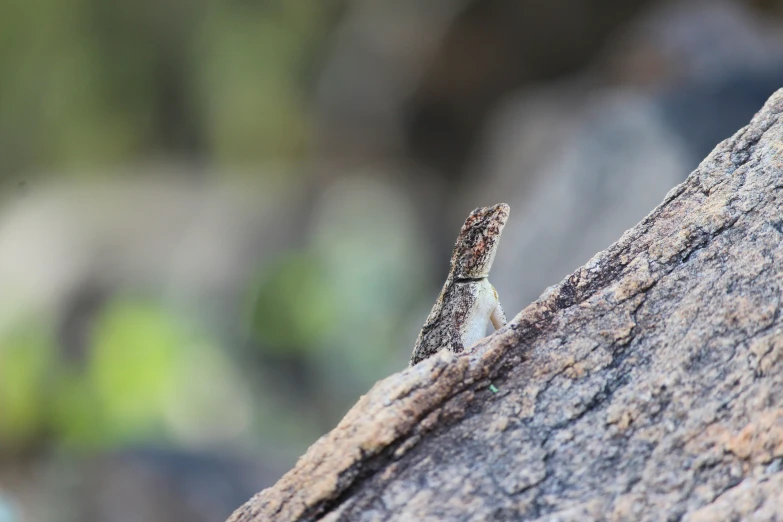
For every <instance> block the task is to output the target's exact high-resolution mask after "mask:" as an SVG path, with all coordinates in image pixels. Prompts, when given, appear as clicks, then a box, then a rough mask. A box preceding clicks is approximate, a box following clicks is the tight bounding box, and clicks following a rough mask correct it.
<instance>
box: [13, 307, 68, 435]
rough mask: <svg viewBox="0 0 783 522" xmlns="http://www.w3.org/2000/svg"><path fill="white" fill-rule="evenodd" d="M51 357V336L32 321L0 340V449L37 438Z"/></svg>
mask: <svg viewBox="0 0 783 522" xmlns="http://www.w3.org/2000/svg"><path fill="white" fill-rule="evenodd" d="M55 357H56V352H55V350H54V343H53V339H52V337H51V335H50V334H49V332H48V331H46V329H45V328H41V325H39V324H35V323H34V322H33V321H25V322H21V323H20V324H17V325H14V326H13V327H11V328H9V329H8V330H7V331H6V332H5V334H4V335H3V336H2V337H1V338H0V447H2V446H9V447H10V446H18V445H20V444H22V443H24V442H26V441H28V440H30V439H32V438H34V437H37V436H41V434H42V433H41V432H42V428H43V426H44V423H45V422H46V420H47V418H46V414H47V407H46V405H47V400H46V399H47V394H48V391H49V386H50V384H51V377H52V374H53V370H54V368H53V362H54V360H55Z"/></svg>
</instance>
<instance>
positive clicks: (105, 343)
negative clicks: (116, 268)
mask: <svg viewBox="0 0 783 522" xmlns="http://www.w3.org/2000/svg"><path fill="white" fill-rule="evenodd" d="M91 333H92V335H91V340H90V343H89V346H88V351H87V353H86V354H85V356H84V360H65V359H64V357H63V355H62V353H61V352H59V351H57V350H55V349H54V346H55V344H54V343H53V340H52V337H51V335H49V334H48V332H47V329H46V328H41V325H40V324H35V323H32V322H28V323H25V324H20V325H18V326H17V327H15V328H12V329H9V330H7V331H6V332H5V333H4V334H2V335H1V336H0V442H2V444H0V447H2V448H3V449H4V450H5V451H9V450H10V451H13V450H14V449H15V448H17V449H18V448H20V447H24V446H28V445H30V444H35V443H36V441H40V440H43V439H53V442H55V444H58V445H65V446H68V447H76V448H85V447H94V446H117V445H122V444H126V443H130V442H143V441H145V440H151V439H167V438H169V439H170V438H177V437H179V438H185V439H187V438H191V439H198V438H199V437H200V436H201V437H202V438H207V439H208V438H209V437H210V436H221V435H223V434H224V432H221V431H220V430H217V432H216V431H215V430H211V431H209V433H207V435H206V436H203V435H201V432H202V431H204V427H205V426H209V425H211V424H216V425H220V424H221V422H222V421H224V420H226V419H225V417H226V416H225V414H224V412H225V410H226V408H225V407H226V404H232V405H233V406H234V407H235V408H236V410H235V411H239V412H242V413H243V414H245V413H247V411H246V409H244V408H242V404H245V403H248V401H247V400H246V399H244V398H243V396H242V392H241V390H239V389H237V388H231V387H230V386H226V383H231V382H237V381H240V379H238V376H237V375H236V374H235V372H234V371H233V367H232V366H231V364H230V363H228V361H227V360H226V359H225V356H224V355H223V354H222V353H221V352H220V351H219V350H218V349H217V347H216V346H214V345H213V344H212V343H210V342H209V341H208V340H207V339H206V338H205V337H204V335H203V334H201V333H200V331H199V329H197V328H195V327H193V326H188V325H187V324H185V323H183V322H182V321H181V320H179V319H178V318H177V317H175V316H173V315H172V313H171V312H169V311H167V310H166V309H165V308H163V307H162V306H161V304H160V303H157V302H155V301H145V300H138V299H127V298H122V297H121V296H118V297H117V298H116V299H114V300H112V301H111V302H110V303H109V304H108V305H107V306H106V307H105V308H104V309H103V310H101V312H100V313H99V315H98V316H97V318H96V321H95V324H94V326H93V330H92V332H91ZM194 361H195V362H194ZM214 383H217V384H214ZM216 387H217V389H215V388H216ZM185 405H190V406H189V408H186V407H185ZM194 411H195V413H194ZM246 422H250V420H247V421H246ZM190 432H193V433H190ZM229 435H231V433H229Z"/></svg>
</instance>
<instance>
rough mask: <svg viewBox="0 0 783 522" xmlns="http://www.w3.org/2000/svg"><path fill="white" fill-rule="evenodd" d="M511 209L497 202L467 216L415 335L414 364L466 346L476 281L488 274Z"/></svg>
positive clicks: (475, 293) (458, 350) (457, 351)
mask: <svg viewBox="0 0 783 522" xmlns="http://www.w3.org/2000/svg"><path fill="white" fill-rule="evenodd" d="M509 212H510V209H509V207H508V205H506V204H505V203H498V204H497V205H493V206H491V207H482V208H477V209H475V210H474V211H473V212H471V213H470V215H468V217H467V219H466V220H465V224H464V225H462V228H461V229H460V231H459V234H458V235H457V241H456V243H455V244H454V251H453V252H452V254H451V262H450V264H449V275H448V277H447V278H446V283H445V284H444V285H443V289H442V290H441V291H440V295H438V299H437V300H436V301H435V305H434V306H433V307H432V311H431V312H430V315H428V316H427V320H426V321H425V322H424V326H423V327H422V329H421V332H420V333H419V336H418V337H417V338H416V344H415V345H414V347H413V353H412V354H411V360H410V365H411V366H413V365H414V364H417V363H419V362H421V361H423V360H424V359H426V358H428V357H431V356H432V355H434V354H436V353H438V351H440V350H442V349H444V348H445V349H447V350H450V351H452V352H454V353H460V352H462V350H464V349H465V347H464V346H462V340H461V338H460V325H461V324H463V322H464V321H465V319H466V316H467V315H468V313H469V312H470V310H471V309H472V308H473V305H474V303H475V302H476V298H477V295H478V285H477V281H478V280H479V279H483V278H486V277H487V276H488V275H489V271H490V269H491V268H492V262H493V261H494V260H495V254H496V253H497V249H498V243H499V242H500V234H501V233H502V232H503V227H504V226H505V225H506V221H507V220H508V214H509Z"/></svg>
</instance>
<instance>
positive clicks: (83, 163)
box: [0, 0, 340, 176]
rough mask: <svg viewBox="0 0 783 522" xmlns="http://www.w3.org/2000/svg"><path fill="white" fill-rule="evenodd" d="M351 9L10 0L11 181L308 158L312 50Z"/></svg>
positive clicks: (7, 168)
mask: <svg viewBox="0 0 783 522" xmlns="http://www.w3.org/2000/svg"><path fill="white" fill-rule="evenodd" d="M339 4H340V3H339V2H283V1H258V2H252V1H245V0H236V1H230V2H218V1H217V0H196V1H193V2H188V3H182V2H175V1H173V0H167V1H163V2H153V1H151V0H142V1H140V2H122V3H116V2H112V3H106V2H100V1H98V0H7V1H6V2H5V3H4V6H3V8H2V11H1V14H2V16H0V176H7V175H9V174H10V175H18V174H19V173H21V172H25V173H27V172H32V171H36V170H46V169H58V170H62V169H66V171H67V170H68V169H70V168H79V167H93V166H102V165H113V164H126V163H128V162H139V161H147V160H149V159H150V158H155V157H156V156H171V155H174V156H181V157H188V158H195V159H206V160H208V161H216V162H221V163H226V162H228V163H235V162H236V163H246V162H250V161H256V160H261V159H269V158H273V159H277V158H291V157H297V156H298V155H299V154H301V153H302V152H303V151H304V149H305V147H306V144H307V140H308V128H309V117H308V110H307V106H306V94H307V92H306V87H305V85H306V80H307V71H308V68H309V66H310V63H311V56H312V55H313V53H314V52H315V50H316V49H317V47H318V45H319V44H320V43H321V39H322V38H323V37H324V35H325V34H326V31H327V29H328V25H329V24H330V23H331V21H332V20H333V16H332V11H334V10H335V8H336V7H337V8H339ZM100 172H105V170H103V169H102V170H100Z"/></svg>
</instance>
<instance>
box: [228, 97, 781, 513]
mask: <svg viewBox="0 0 783 522" xmlns="http://www.w3.org/2000/svg"><path fill="white" fill-rule="evenodd" d="M781 113H783V90H780V91H778V92H777V93H775V94H774V95H773V96H772V97H771V98H770V99H769V100H768V102H767V104H766V105H765V106H764V108H763V109H762V110H761V111H760V112H759V113H758V114H757V115H756V116H755V117H754V118H753V120H752V121H751V123H750V124H749V125H748V126H747V127H745V128H743V129H741V130H740V131H739V132H737V133H736V134H735V135H734V136H732V137H731V138H729V139H727V140H725V141H724V142H722V143H721V144H719V145H718V146H717V147H716V148H715V149H714V150H713V152H712V153H711V154H710V155H709V156H708V157H707V158H706V159H705V160H704V161H703V162H702V163H701V165H700V166H699V167H698V168H697V169H696V170H695V171H694V172H693V173H691V175H690V176H689V177H688V178H687V180H686V181H685V182H684V183H682V184H681V185H679V186H677V187H675V188H674V189H672V190H671V191H670V192H669V194H668V195H667V196H666V197H665V199H664V200H663V202H662V203H661V204H660V205H659V206H658V207H657V208H656V209H655V210H653V212H652V213H651V214H649V215H648V216H647V217H646V218H645V219H644V220H642V222H640V223H639V224H638V225H637V226H635V227H634V228H632V229H630V230H628V231H627V232H626V233H625V234H623V236H622V237H621V238H620V239H619V240H618V241H617V242H616V243H614V244H613V245H611V246H610V247H609V248H607V249H606V250H604V251H603V252H600V253H598V254H596V255H595V256H594V257H593V258H592V259H591V260H590V261H589V262H588V263H587V264H586V265H584V266H583V267H581V268H579V269H578V270H576V271H575V272H574V273H573V274H571V275H570V276H569V277H567V278H566V279H564V280H563V281H562V282H561V283H559V284H557V285H555V286H553V287H551V288H549V289H548V290H547V291H546V292H545V293H544V294H543V295H542V296H541V297H540V298H539V299H538V300H537V301H535V302H534V303H532V304H531V305H530V306H528V307H527V308H525V309H524V310H522V312H520V313H519V314H518V315H517V316H516V317H515V318H514V319H513V320H512V321H511V322H510V323H509V325H508V326H507V327H506V328H504V329H502V330H500V331H498V332H496V333H495V334H493V335H491V336H490V337H488V338H487V339H485V340H483V341H481V342H480V343H478V344H477V345H475V346H474V347H473V349H472V350H470V351H468V352H467V353H466V354H464V355H462V356H459V357H457V356H455V355H453V354H451V353H445V352H441V353H440V354H438V355H437V356H434V357H432V358H430V359H428V360H426V361H424V362H422V363H420V364H419V365H417V366H415V367H413V368H409V369H406V370H404V371H402V372H400V373H397V374H395V375H392V376H390V377H388V378H387V379H384V380H383V381H380V382H379V383H377V384H376V385H375V386H374V387H373V388H372V389H371V390H370V391H369V392H368V393H367V395H365V396H364V397H362V398H361V399H360V400H359V402H358V403H357V404H356V405H355V406H354V407H353V409H351V411H350V412H349V413H348V414H347V415H346V416H345V418H344V419H343V420H342V421H341V422H340V424H339V425H338V426H337V427H336V428H335V429H334V430H333V431H332V432H331V433H329V434H327V435H325V436H324V437H322V438H321V439H320V440H319V441H317V442H316V443H315V444H314V445H313V446H311V447H310V449H309V450H308V451H307V453H306V454H305V455H304V456H303V457H302V458H301V459H300V460H299V462H298V463H297V464H296V466H295V467H294V468H293V469H292V470H291V471H289V472H288V473H287V474H286V475H285V476H284V477H283V478H282V479H281V480H280V481H279V482H278V483H277V484H276V485H275V486H274V487H272V488H269V489H266V490H264V491H262V492H261V493H259V494H257V495H256V496H255V497H253V498H252V499H251V500H250V501H248V502H247V503H246V504H245V505H244V506H242V507H240V508H239V509H238V510H237V511H236V512H235V513H234V514H233V515H232V517H231V518H230V519H229V520H231V521H233V522H238V521H243V522H249V521H261V520H315V519H322V520H425V519H430V520H507V519H508V520H511V519H513V520H534V519H540V520H598V519H601V520H667V519H671V520H679V519H690V520H716V519H717V520H723V519H726V520H730V519H731V520H733V519H736V518H738V517H754V516H757V517H759V519H763V520H773V519H777V518H780V517H783V503H781V502H780V499H779V491H780V483H781V480H783V472H782V471H780V464H779V462H780V461H779V459H780V458H781V457H783V428H781V426H783V407H781V400H783V372H782V371H781V368H780V365H781V359H782V358H781V355H780V354H781V349H780V347H781V346H783V318H781V315H780V300H781V281H783V217H781V216H782V213H781V209H782V208H783V190H781V189H783V120H781V117H780V115H781ZM628 161H629V162H632V161H633V159H631V158H629V159H628ZM490 385H492V386H494V387H495V388H496V389H497V390H498V391H497V393H493V392H492V391H490V389H489V387H490Z"/></svg>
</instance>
